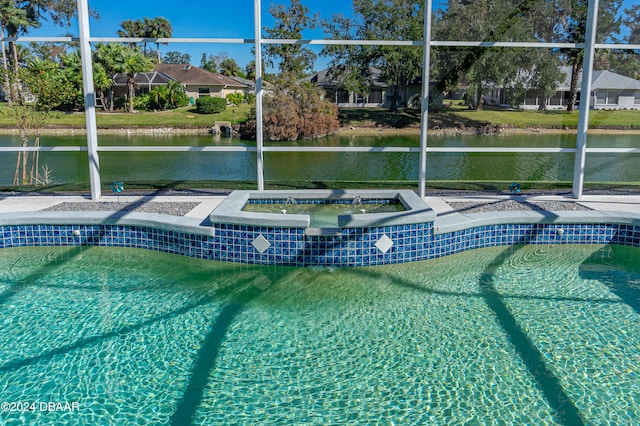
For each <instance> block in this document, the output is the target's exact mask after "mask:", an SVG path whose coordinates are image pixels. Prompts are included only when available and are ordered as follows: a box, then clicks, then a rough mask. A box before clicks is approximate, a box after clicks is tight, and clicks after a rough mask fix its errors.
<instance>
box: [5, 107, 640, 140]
mask: <svg viewBox="0 0 640 426" xmlns="http://www.w3.org/2000/svg"><path fill="white" fill-rule="evenodd" d="M251 114H252V111H251V107H250V106H249V105H246V104H244V105H241V106H240V107H230V108H228V109H227V110H226V111H223V112H222V113H218V114H198V113H196V112H195V110H194V108H193V107H184V108H178V109H176V110H171V111H157V112H137V113H133V114H132V113H121V112H102V111H98V112H97V114H96V116H97V117H96V118H97V120H96V121H97V125H98V134H103V135H109V134H115V135H117V134H123V135H127V134H185V135H187V134H194V135H197V134H202V135H204V134H208V133H209V131H210V129H211V128H212V127H213V125H214V124H215V123H216V122H217V121H221V122H229V123H234V124H236V125H238V124H240V123H243V122H244V121H246V120H247V119H248V118H249V117H250V116H251ZM589 117H590V120H589V121H590V127H589V133H592V134H616V133H625V134H640V110H591V111H590V112H589ZM338 118H339V120H340V129H339V130H338V132H336V135H339V136H340V135H343V136H374V135H383V136H384V135H388V136H392V135H408V136H410V135H416V136H417V135H419V134H420V111H419V110H415V109H411V110H410V109H406V110H400V111H399V112H389V111H388V110H387V109H384V108H341V109H340V110H339V112H338ZM577 126H578V112H577V111H576V112H572V113H568V112H566V111H564V110H552V111H547V112H540V111H524V110H507V109H501V108H495V107H490V106H487V107H485V109H484V110H481V111H475V110H470V109H468V108H467V107H465V106H464V105H462V104H460V103H450V104H448V105H447V106H446V107H445V108H442V109H439V110H437V111H432V112H430V113H429V126H428V131H427V134H428V135H435V136H439V135H456V134H470V135H473V134H483V135H496V136H503V135H506V136H508V135H510V134H571V133H577ZM85 133H86V129H85V114H84V113H83V112H76V113H70V114H64V113H53V114H52V115H51V117H50V119H49V121H48V124H47V125H46V126H45V127H44V128H43V129H41V131H40V134H42V135H81V134H85ZM0 134H4V135H13V134H19V130H18V129H17V128H16V127H15V125H14V123H13V120H12V117H11V113H10V112H9V108H8V107H7V106H6V105H2V106H0Z"/></svg>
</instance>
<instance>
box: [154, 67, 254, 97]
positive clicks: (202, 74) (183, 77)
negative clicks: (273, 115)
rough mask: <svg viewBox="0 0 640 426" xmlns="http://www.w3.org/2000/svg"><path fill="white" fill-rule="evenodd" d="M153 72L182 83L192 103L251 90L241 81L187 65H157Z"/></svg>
mask: <svg viewBox="0 0 640 426" xmlns="http://www.w3.org/2000/svg"><path fill="white" fill-rule="evenodd" d="M154 71H156V72H160V73H162V74H165V75H167V76H169V77H170V78H172V79H173V80H176V81H179V82H180V83H182V85H183V86H184V87H185V89H186V91H187V96H188V97H189V98H190V99H191V100H192V101H195V99H198V98H201V97H206V96H215V97H218V98H225V97H226V96H227V95H228V94H231V93H238V92H239V93H242V94H243V95H244V94H247V93H250V92H251V90H252V88H251V87H250V86H249V85H247V84H245V83H243V82H241V81H237V80H234V79H232V78H230V77H227V76H224V75H222V74H217V73H213V72H210V71H207V70H205V69H202V68H198V67H195V66H193V65H189V64H158V65H156V67H155V70H154Z"/></svg>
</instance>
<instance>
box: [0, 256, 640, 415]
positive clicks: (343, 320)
mask: <svg viewBox="0 0 640 426" xmlns="http://www.w3.org/2000/svg"><path fill="white" fill-rule="evenodd" d="M638 258H640V256H638V249H629V248H624V247H615V248H613V249H612V248H611V247H602V246H571V247H567V246H564V247H554V246H544V247H540V246H523V247H515V248H495V249H484V250H477V251H474V252H468V253H462V254H459V255H455V256H451V257H448V258H443V259H437V260H433V261H428V262H419V263H413V264H403V265H393V266H385V267H372V268H354V269H335V270H332V271H329V270H326V269H312V268H281V267H277V268H275V267H274V268H270V267H256V266H244V265H235V264H224V263H217V262H208V261H200V260H195V259H188V258H183V257H178V256H171V255H167V254H164V253H156V252H147V251H140V250H129V249H125V250H123V249H112V248H82V249H77V248H76V249H69V248H56V249H50V248H49V249H36V248H34V249H16V250H14V249H7V250H1V251H0V285H1V286H2V287H0V292H1V293H0V306H1V308H2V309H0V324H2V325H3V326H2V327H1V328H0V337H1V338H2V340H3V342H6V344H4V345H3V347H2V349H1V350H0V371H1V374H2V375H3V377H6V380H3V381H2V382H0V395H3V397H4V398H5V399H7V400H14V401H18V400H24V401H33V400H38V401H41V400H47V401H78V402H79V403H80V404H81V407H82V409H81V411H80V412H79V413H62V412H61V413H46V420H47V421H62V420H64V421H65V423H66V424H74V423H76V424H87V422H90V423H93V424H145V423H155V424H162V423H169V422H170V419H172V416H173V415H174V414H175V413H176V412H179V413H182V414H181V415H185V416H191V417H192V419H193V422H194V424H231V423H235V424H237V423H240V424H241V423H260V424H283V423H314V422H320V423H341V422H342V423H391V422H395V423H400V424H466V423H469V422H471V423H473V422H475V423H481V424H492V423H507V424H509V423H510V424H557V423H563V418H562V416H559V415H558V410H562V409H565V408H569V409H570V410H575V411H576V412H577V413H578V415H579V416H582V417H583V418H584V419H585V420H587V421H588V422H589V423H597V424H602V423H610V424H634V423H638V420H639V419H638V414H636V413H639V412H640V400H639V398H636V397H634V395H638V389H640V381H639V379H638V374H640V362H639V360H638V353H639V352H640V351H639V349H640V325H639V322H638V321H637V315H638V312H637V311H636V310H635V309H634V308H633V306H634V305H633V297H636V298H637V297H638V296H637V293H634V292H633V291H631V292H630V295H631V296H630V295H629V294H627V293H629V292H627V293H625V292H624V291H623V290H625V287H624V286H621V285H620V282H619V281H620V280H621V279H622V280H625V281H626V282H628V283H629V285H630V286H631V287H633V286H634V285H637V283H639V282H640V279H639V277H640V273H638V271H639V270H640V266H639V265H638ZM616 259H617V260H616ZM620 259H622V260H620ZM634 262H635V263H634ZM256 283H257V284H256ZM527 353H533V354H534V355H526V354H527ZM537 368H539V369H542V371H543V372H544V375H547V376H550V377H551V378H552V380H551V382H549V380H547V379H543V378H542V377H541V373H540V371H536V369H537ZM545 386H547V388H545ZM553 392H556V393H561V394H562V395H561V396H562V398H564V399H562V398H560V399H558V400H554V397H553V396H552V395H551V394H552V393H553ZM550 395H551V396H550ZM191 400H194V401H195V403H194V404H191ZM558 401H560V402H558ZM563 401H564V402H563ZM563 404H564V405H563ZM567 404H568V405H567ZM5 414H6V415H5V416H4V417H3V421H4V420H6V421H9V422H11V421H12V419H14V420H17V419H19V418H23V419H26V421H27V423H29V422H37V421H44V419H45V417H44V416H45V415H44V414H43V413H23V414H19V413H8V414H7V413H5ZM564 420H566V418H565V419H564ZM564 423H566V421H564Z"/></svg>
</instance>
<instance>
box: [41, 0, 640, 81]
mask: <svg viewBox="0 0 640 426" xmlns="http://www.w3.org/2000/svg"><path fill="white" fill-rule="evenodd" d="M88 1H89V8H91V9H93V10H95V11H97V12H98V14H99V15H100V18H99V19H95V18H92V19H91V20H90V22H89V26H90V32H91V36H92V37H117V31H118V29H120V23H121V22H122V21H125V20H127V19H133V20H137V19H142V18H144V17H149V18H155V17H158V16H162V17H164V18H166V19H168V20H169V21H170V22H171V25H172V27H173V37H187V38H192V37H207V38H247V39H252V38H253V37H254V16H253V14H254V12H253V9H254V0H233V1H229V2H221V1H211V0H183V2H176V1H175V0H127V1H123V0H88ZM638 1H640V0H624V3H623V7H622V9H624V8H630V7H631V6H632V5H634V4H637V2H638ZM180 3H182V4H180ZM261 3H262V10H263V12H262V26H263V27H265V26H267V27H270V26H272V25H273V18H272V17H271V15H269V13H268V9H269V7H270V6H271V5H273V4H274V3H284V4H289V1H288V0H279V1H278V2H274V1H273V0H262V2H261ZM439 3H446V2H445V1H444V0H435V1H434V5H435V6H437V4H439ZM303 4H305V5H306V6H307V7H308V8H309V10H310V12H311V13H312V14H316V13H317V14H319V15H320V18H321V19H328V18H330V17H331V16H332V15H333V14H338V13H342V14H344V15H346V16H350V15H351V13H352V12H351V2H350V1H348V0H311V1H303ZM181 6H184V7H181ZM67 33H71V34H73V35H77V34H78V26H77V22H73V23H72V25H71V28H60V27H55V26H53V25H50V24H47V23H45V24H44V25H43V26H42V28H40V29H38V30H32V31H30V32H29V34H28V35H30V36H60V35H64V34H67ZM304 37H305V38H322V37H323V36H322V32H321V31H319V30H318V31H312V32H309V33H306V34H305V35H304ZM251 49H252V45H250V44H247V45H234V44H194V43H173V44H170V45H168V46H167V45H161V46H160V52H161V53H162V54H165V53H167V52H168V51H179V52H182V53H188V54H190V55H191V63H192V64H193V65H196V66H198V65H200V60H201V57H202V54H203V53H206V54H207V55H209V54H212V55H217V54H221V53H226V54H227V55H228V56H229V57H231V58H233V59H235V60H236V62H237V63H238V64H239V65H240V66H241V67H243V68H244V67H245V66H246V65H247V64H248V63H249V62H250V61H251V60H253V54H252V52H251ZM319 49H320V47H316V50H319ZM326 63H327V59H322V58H319V59H318V61H317V62H316V67H315V68H316V70H320V69H322V68H324V67H325V66H326Z"/></svg>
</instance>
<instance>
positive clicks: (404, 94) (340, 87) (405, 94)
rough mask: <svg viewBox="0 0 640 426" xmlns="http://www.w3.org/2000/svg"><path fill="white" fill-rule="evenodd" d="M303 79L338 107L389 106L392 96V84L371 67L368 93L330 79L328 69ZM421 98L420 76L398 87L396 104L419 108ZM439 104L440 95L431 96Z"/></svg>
mask: <svg viewBox="0 0 640 426" xmlns="http://www.w3.org/2000/svg"><path fill="white" fill-rule="evenodd" d="M305 80H309V81H311V83H313V84H317V85H318V86H320V87H321V88H322V89H324V91H325V93H326V96H325V98H326V99H327V100H328V101H330V102H332V103H334V104H336V105H337V106H338V108H346V107H349V108H353V107H364V108H375V107H382V108H389V107H390V106H391V98H392V96H393V86H391V85H389V84H388V83H387V82H386V81H385V80H384V79H383V77H382V72H381V71H380V70H378V69H376V68H371V83H370V85H369V93H367V94H360V93H356V92H354V91H348V90H346V89H345V88H344V84H343V83H342V82H340V81H338V80H335V79H332V78H331V77H330V75H329V70H328V69H325V70H322V71H320V72H317V73H315V74H313V75H312V76H310V77H307V78H306V79H305ZM431 88H432V90H435V83H434V82H432V83H431ZM421 98H422V77H418V78H416V79H414V80H413V81H411V82H409V83H408V84H407V85H405V86H404V87H401V88H400V93H399V99H398V106H400V107H404V108H419V107H420V101H421ZM431 98H432V99H435V101H436V102H438V103H439V104H440V103H441V102H442V97H441V96H432V97H431Z"/></svg>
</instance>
